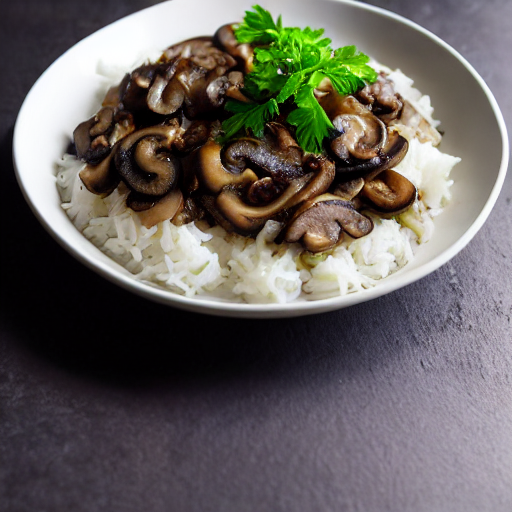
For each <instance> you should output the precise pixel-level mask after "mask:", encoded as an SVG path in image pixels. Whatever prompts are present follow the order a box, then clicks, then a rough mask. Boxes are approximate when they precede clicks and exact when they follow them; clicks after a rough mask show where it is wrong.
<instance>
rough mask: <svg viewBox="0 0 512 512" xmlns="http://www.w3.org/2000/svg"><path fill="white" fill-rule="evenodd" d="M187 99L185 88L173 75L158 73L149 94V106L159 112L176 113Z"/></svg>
mask: <svg viewBox="0 0 512 512" xmlns="http://www.w3.org/2000/svg"><path fill="white" fill-rule="evenodd" d="M184 99H185V90H184V89H183V87H182V86H181V84H180V83H179V82H178V81H177V80H173V79H172V77H166V76H162V75H157V76H156V77H155V79H154V81H153V84H152V85H151V88H150V89H149V91H148V94H147V104H148V107H149V108H150V109H151V110H152V111H153V112H156V113H157V114H163V115H170V114H174V112H176V111H177V110H178V109H179V108H180V107H181V105H182V104H183V100H184Z"/></svg>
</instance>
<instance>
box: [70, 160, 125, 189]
mask: <svg viewBox="0 0 512 512" xmlns="http://www.w3.org/2000/svg"><path fill="white" fill-rule="evenodd" d="M79 176H80V179H81V180H82V183H83V184H84V185H85V188H86V189H87V190H88V191H89V192H92V193H93V194H96V195H101V196H108V195H109V194H111V193H112V192H113V191H114V190H115V189H116V188H117V186H118V185H119V181H120V178H119V174H118V173H117V172H116V169H115V166H114V163H113V153H110V155H108V156H107V158H105V159H103V160H102V161H101V162H100V163H99V164H96V165H93V164H87V165H86V166H85V167H84V168H83V169H82V170H81V171H80V173H79Z"/></svg>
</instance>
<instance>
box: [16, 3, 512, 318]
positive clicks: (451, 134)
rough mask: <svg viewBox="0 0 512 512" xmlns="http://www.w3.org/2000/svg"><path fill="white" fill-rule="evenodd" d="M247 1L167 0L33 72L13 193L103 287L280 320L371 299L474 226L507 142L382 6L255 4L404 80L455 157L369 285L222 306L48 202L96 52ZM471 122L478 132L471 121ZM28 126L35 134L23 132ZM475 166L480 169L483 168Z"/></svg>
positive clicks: (450, 66)
mask: <svg viewBox="0 0 512 512" xmlns="http://www.w3.org/2000/svg"><path fill="white" fill-rule="evenodd" d="M254 3H255V2H254V1H253V0H250V1H249V0H173V1H172V2H165V3H162V4H158V5H156V6H154V7H151V8H148V9H145V10H143V11H141V12H138V13H136V14H133V15H131V16H128V17H126V18H123V19H121V20H119V21H117V22H115V23H113V24H112V25H109V26H107V27H105V28H103V29H101V30H99V31H98V32H96V33H94V34H92V35H91V36H89V37H87V38H86V39H84V40H83V41H81V42H80V43H78V44H77V45H75V46H74V47H72V48H71V49H70V50H69V51H67V52H66V53H65V54H64V55H62V57H60V58H59V59H58V60H57V61H56V62H55V63H54V64H52V66H50V68H49V69H48V70H47V71H46V72H45V73H44V74H43V75H42V76H41V77H40V78H39V80H38V81H37V82H36V84H35V85H34V87H33V88H32V90H31V91H30V93H29V94H28V95H27V98H26V100H25V102H24V104H23V106H22V108H21V111H20V113H19V117H18V120H17V122H16V126H15V132H14V144H13V154H14V162H15V168H16V172H17V177H18V181H19V184H20V186H21V189H22V191H23V193H24V195H25V197H26V200H27V201H28V203H29V205H30V206H31V208H32V209H33V211H34V213H35V214H36V216H37V217H38V219H39V220H40V221H41V223H42V224H43V226H44V227H45V228H46V229H47V230H48V231H49V232H50V234H51V235H53V237H54V238H55V239H56V240H57V241H58V242H59V243H60V244H62V246H64V248H65V249H67V250H68V251H69V252H70V253H71V254H72V255H73V256H75V257H76V258H77V259H78V260H80V261H81V262H83V263H84V264H85V265H87V266H88V267H90V268H91V269H93V270H94V271H96V272H98V273H99V274H101V275H102V276H104V277H106V278H107V279H109V280H111V281H113V282H114V283H116V284H118V285H120V286H122V287H124V288H126V289H127V290H130V291H131V292H135V293H137V294H140V295H142V296H144V297H146V298H149V299H152V300H155V301H158V302H160V303H164V304H168V305H171V306H175V307H178V308H183V309H187V310H193V311H197V312H203V313H210V314H216V315H225V316H245V317H262V318H263V317H268V318H270V317H286V316H297V315H305V314H311V313H318V312H325V311H330V310H334V309H338V308H342V307H346V306H350V305H353V304H357V303H360V302H363V301H367V300H369V299H374V298H376V297H379V296H382V295H384V294H387V293H389V292H392V291H394V290H396V289H398V288H401V287H403V286H405V285H407V284H410V283H412V282H414V281H416V280H418V279H420V278H422V277H424V276H426V275H427V274H429V273H431V272H432V271H434V270H436V269H437V268H439V267H440V266H441V265H443V264H444V263H446V262H447V261H448V260H449V259H450V258H452V257H453V256H454V255H455V254H457V253H458V252H459V251H460V250H461V249H462V248H463V247H464V246H465V245H466V244H467V243H468V242H469V241H470V240H471V239H472V238H473V236H474V235H475V234H476V232H477V231H478V230H479V229H480V227H481V226H482V224H483V223H484V221H485V219H486V218H487V216H488V215H489V213H490V211H491V209H492V207H493V205H494V203H495V201H496V199H497V197H498V194H499V191H500V189H501V186H502V184H503V180H504V178H505V173H506V169H507V165H508V154H509V150H508V138H507V134H506V128H505V124H504V121H503V117H502V115H501V113H500V111H499V108H498V106H497V103H496V101H495V99H494V97H493V96H492V94H491V92H490V91H489V89H488V87H487V86H486V84H485V83H484V81H483V79H482V78H481V77H480V76H479V75H478V74H477V73H476V71H475V70H474V69H473V68H472V67H471V65H470V64H468V62H466V60H464V58H462V57H461V56H460V55H459V54H458V53H457V52H456V51H455V50H454V49H453V48H451V47H450V46H449V45H447V44H446V43H445V42H443V41H442V40H440V39H439V38H438V37H436V36H435V35H433V34H431V33H430V32H428V31H426V30H425V29H423V28H421V27H420V26H418V25H416V24H414V23H412V22H410V21H408V20H406V19H404V18H402V17H400V16H397V15H395V14H392V13H390V12H387V11H385V10H382V9H378V8H374V7H371V6H368V5H364V4H359V3H355V2H346V1H336V0H330V1H329V0H311V1H308V0H261V2H259V3H260V5H262V6H263V7H265V8H266V9H268V10H270V11H271V12H272V14H273V15H274V17H275V16H277V14H282V15H283V22H284V24H285V25H291V26H306V25H309V26H311V27H312V28H320V27H323V28H325V31H326V36H327V37H330V38H331V39H332V40H333V46H334V47H338V46H343V45H346V44H355V45H357V47H358V48H359V49H360V50H361V51H363V52H365V53H367V54H369V55H371V56H372V57H374V58H375V59H377V60H378V61H380V62H382V63H384V64H386V65H388V66H390V67H393V68H400V69H401V70H402V71H403V72H404V73H405V74H407V75H408V76H411V77H412V78H413V79H414V80H415V86H416V87H417V88H418V89H420V90H421V91H422V92H423V93H425V94H429V95H430V97H431V99H432V104H433V105H434V107H435V116H436V118H438V119H440V120H441V121H442V126H441V129H442V130H444V131H445V133H446V135H445V137H444V139H443V143H442V149H443V151H445V152H447V153H450V154H452V155H456V156H460V157H462V162H461V163H460V164H458V165H457V166H456V167H455V169H454V171H453V173H452V177H453V179H454V180H455V184H454V185H453V187H452V192H453V200H452V202H451V203H450V205H449V206H448V207H447V208H446V210H445V211H444V212H443V214H442V222H437V224H436V231H435V233H434V237H433V239H432V240H431V241H430V242H429V243H428V244H426V245H424V246H423V247H422V248H421V249H420V250H419V251H418V254H417V256H416V258H415V260H414V261H413V262H412V263H410V264H409V265H407V266H406V267H405V268H404V269H402V270H401V271H399V272H397V273H396V274H394V275H392V276H390V277H388V278H386V279H384V280H383V281H382V282H380V283H379V284H378V285H377V286H376V287H375V288H372V289H369V290H366V291H364V292H357V293H354V294H350V295H347V296H344V297H338V298H332V299H327V300H321V301H314V302H301V303H293V304H252V305H251V304H234V303H227V302H216V301H212V300H205V299H201V298H195V299H188V298H186V297H182V296H179V295H176V294H174V293H171V292H169V291H166V290H163V289H158V288H156V287H154V286H150V285H148V284H145V283H143V282H140V281H137V280H136V279H135V278H134V277H133V276H132V275H131V274H130V273H129V272H127V271H126V270H125V269H123V268H122V267H120V266H119V265H118V264H116V263H115V262H113V261H112V260H111V259H109V258H108V257H107V256H105V255H104V254H103V253H102V252H101V251H100V250H99V249H97V248H96V247H95V246H93V245H92V244H91V243H90V242H89V241H88V240H86V238H85V237H83V236H82V235H81V234H80V233H79V232H78V231H77V230H76V229H75V227H74V226H73V225H72V223H71V222H70V220H69V219H68V218H67V217H66V214H65V213H64V211H63V210H62V209H61V207H60V201H59V196H58V193H57V188H56V185H55V178H54V166H55V162H56V161H57V160H58V158H59V157H60V156H61V155H62V154H63V153H64V152H65V149H66V147H67V145H68V142H69V138H70V135H71V134H72V132H73V129H74V128H75V126H76V125H77V124H78V123H79V122H81V121H83V120H84V119H86V118H87V117H88V116H90V115H91V114H92V113H93V112H95V110H96V108H97V105H98V98H97V90H98V86H99V78H98V75H97V74H96V68H97V63H98V60H99V59H100V58H107V59H113V58H115V60H116V61H118V62H120V63H121V64H123V63H126V64H128V63H131V62H133V60H134V56H137V55H140V54H141V52H145V51H146V50H153V49H159V50H161V49H164V48H166V47H167V46H169V45H170V44H172V43H176V42H178V41H181V40H183V39H186V38H189V37H193V36H198V35H205V34H213V33H214V31H215V30H216V29H217V28H218V27H219V26H220V25H222V24H224V23H228V22H234V21H238V20H240V19H241V18H242V17H243V15H244V11H245V10H247V9H250V8H251V6H252V5H253V4H254ZM475 124H477V125H478V126H479V127H480V128H479V129H478V130H477V129H475ZM34 132H37V136H34ZM483 170H485V172H483Z"/></svg>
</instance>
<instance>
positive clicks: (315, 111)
mask: <svg viewBox="0 0 512 512" xmlns="http://www.w3.org/2000/svg"><path fill="white" fill-rule="evenodd" d="M295 102H296V104H297V108H296V109H295V110H292V112H290V114H289V115H288V117H287V119H286V120H287V121H288V122H289V123H290V124H292V125H294V126H296V127H297V133H296V135H297V141H298V142H299V144H300V145H301V146H302V147H303V148H304V149H306V151H311V152H314V153H320V152H321V151H322V143H323V140H324V138H325V137H328V136H329V132H330V131H331V130H332V129H333V126H332V123H331V120H330V119H329V118H328V117H327V114H326V113H325V110H324V109H323V108H322V107H321V106H320V104H319V103H318V101H317V100H316V98H315V94H314V88H313V87H312V86H311V85H306V86H303V87H301V89H300V91H299V93H298V94H297V95H296V97H295Z"/></svg>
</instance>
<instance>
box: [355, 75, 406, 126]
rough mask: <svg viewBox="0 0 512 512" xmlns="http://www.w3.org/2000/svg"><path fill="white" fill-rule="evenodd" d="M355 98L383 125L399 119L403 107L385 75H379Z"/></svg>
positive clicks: (400, 97) (400, 98)
mask: <svg viewBox="0 0 512 512" xmlns="http://www.w3.org/2000/svg"><path fill="white" fill-rule="evenodd" d="M356 97H357V99H358V100H359V101H360V102H361V103H362V104H364V105H367V106H368V107H369V108H370V109H371V111H372V113H373V114H374V115H376V116H377V117H378V118H379V119H381V120H382V121H384V122H385V123H389V122H390V121H393V120H394V119H397V118H399V117H400V115H401V113H402V109H403V107H404V100H403V98H402V96H400V94H399V93H398V92H396V91H395V86H394V83H393V82H392V81H391V80H389V78H387V76H386V74H385V73H380V74H379V76H378V77H377V80H376V81H375V82H373V83H372V84H368V85H366V86H365V87H363V88H362V89H361V90H360V91H358V92H357V93H356Z"/></svg>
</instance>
